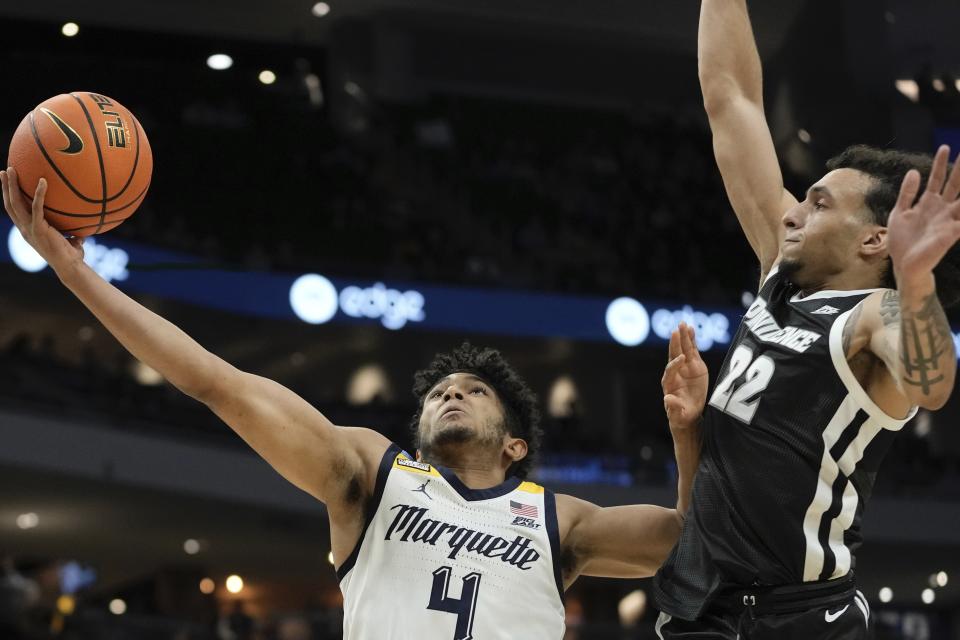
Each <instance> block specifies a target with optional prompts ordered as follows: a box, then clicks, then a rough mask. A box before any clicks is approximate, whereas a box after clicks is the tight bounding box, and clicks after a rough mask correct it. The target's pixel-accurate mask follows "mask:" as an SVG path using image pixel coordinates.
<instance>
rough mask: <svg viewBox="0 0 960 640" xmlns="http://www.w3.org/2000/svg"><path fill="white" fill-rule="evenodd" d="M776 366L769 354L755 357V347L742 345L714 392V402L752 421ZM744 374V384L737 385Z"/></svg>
mask: <svg viewBox="0 0 960 640" xmlns="http://www.w3.org/2000/svg"><path fill="white" fill-rule="evenodd" d="M774 369H776V365H775V364H774V362H773V360H772V359H771V358H770V357H769V356H760V357H759V358H756V359H754V354H753V349H751V348H750V347H748V346H746V345H740V346H739V347H737V348H736V350H735V351H734V352H733V355H732V356H730V369H729V370H728V371H727V375H726V376H724V378H723V380H721V381H720V382H719V384H717V387H716V389H714V390H713V395H712V396H710V406H712V407H715V408H717V409H719V410H720V411H723V412H724V413H726V414H727V415H730V416H733V417H734V418H736V419H737V420H739V421H741V422H743V423H744V424H750V421H751V420H753V415H754V414H755V413H756V412H757V406H758V405H759V404H760V394H762V393H763V392H764V390H765V389H766V388H767V385H769V384H770V379H771V378H773V372H774ZM741 376H742V377H743V380H742V382H741V384H740V385H739V386H737V387H736V388H734V385H735V384H736V383H737V381H738V380H740V379H741Z"/></svg>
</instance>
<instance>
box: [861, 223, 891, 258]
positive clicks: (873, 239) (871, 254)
mask: <svg viewBox="0 0 960 640" xmlns="http://www.w3.org/2000/svg"><path fill="white" fill-rule="evenodd" d="M888 254H889V252H888V250H887V228H886V227H880V226H876V225H875V226H872V227H870V229H869V233H868V235H866V236H864V237H863V238H862V240H861V242H860V255H862V256H863V257H864V258H886V257H887V255H888Z"/></svg>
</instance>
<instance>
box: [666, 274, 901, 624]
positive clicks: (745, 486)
mask: <svg viewBox="0 0 960 640" xmlns="http://www.w3.org/2000/svg"><path fill="white" fill-rule="evenodd" d="M834 293H835V294H836V295H831V293H830V292H821V293H820V294H818V295H815V296H811V297H809V298H799V296H798V290H797V288H796V287H795V286H794V285H793V284H791V283H790V282H789V281H788V280H787V279H786V278H784V277H783V276H781V275H779V274H775V275H774V276H772V277H771V278H769V279H768V280H767V282H766V283H765V284H764V285H763V287H762V288H761V290H760V294H759V296H758V302H757V303H755V304H760V305H765V309H766V311H767V312H769V316H767V318H768V323H767V324H766V325H765V327H761V326H759V325H756V324H755V326H754V328H753V329H751V328H750V327H748V326H747V323H746V318H745V321H744V322H742V323H741V325H740V327H739V329H738V331H737V334H736V336H735V337H734V340H733V342H732V344H731V348H730V352H729V353H728V354H727V359H726V361H725V362H724V366H723V368H722V370H721V371H720V372H719V375H718V376H717V377H716V380H715V381H714V384H715V385H718V384H721V383H722V382H723V381H724V380H725V379H726V378H728V374H729V373H730V371H731V369H732V368H734V369H735V365H736V361H737V359H738V358H740V359H741V360H743V358H744V354H749V357H748V360H749V361H750V362H751V363H755V362H757V361H758V360H760V359H762V358H765V359H766V360H767V361H768V362H767V363H766V364H765V366H766V367H767V368H768V369H770V370H772V371H773V373H772V374H771V377H770V378H769V382H768V383H767V384H766V386H764V387H763V388H762V389H760V390H759V391H758V392H757V393H755V394H752V395H743V394H741V395H740V396H739V400H740V401H741V407H742V405H743V404H753V403H756V405H755V406H756V409H755V413H753V415H752V417H750V419H749V421H744V420H743V414H741V416H740V418H739V419H738V418H737V417H735V415H733V414H737V410H736V409H731V407H733V406H734V403H732V402H730V403H727V404H725V405H724V404H723V403H722V402H718V403H717V404H719V405H720V406H721V407H723V409H721V408H718V407H717V406H712V405H708V406H707V408H706V409H705V412H704V423H703V429H704V431H703V438H704V446H703V452H702V455H701V463H700V467H699V469H698V471H697V477H696V480H695V483H694V492H693V500H692V506H691V510H690V513H689V514H688V516H687V521H686V523H685V525H684V529H683V532H682V534H681V536H680V541H679V542H678V544H677V546H676V548H675V549H674V550H673V552H672V554H671V555H670V557H669V558H668V560H667V562H666V563H665V564H664V566H663V567H662V568H661V570H660V571H659V572H658V573H657V575H656V577H655V579H654V589H653V594H654V597H655V599H656V601H657V604H658V605H659V606H660V608H661V609H662V610H663V611H665V612H667V613H668V614H670V615H672V616H674V617H677V618H680V619H684V620H694V619H696V618H697V617H698V616H700V615H701V614H702V613H703V612H704V610H705V609H706V608H707V606H708V605H709V602H710V600H711V598H712V596H713V595H714V594H715V593H716V592H717V591H718V590H722V589H727V588H735V587H743V586H749V585H785V584H796V583H800V582H803V581H804V561H805V557H806V552H807V543H806V538H805V536H804V531H803V523H804V518H805V516H806V513H807V510H808V508H809V507H810V505H811V503H812V502H813V499H814V495H815V492H816V490H817V485H818V481H819V477H820V470H821V465H822V462H823V458H824V439H823V433H824V430H825V429H826V428H827V425H828V424H829V423H830V421H831V419H833V418H834V416H835V415H838V409H840V407H841V404H842V403H843V402H844V400H845V399H846V398H847V396H848V391H847V389H846V387H845V386H844V384H843V382H842V380H841V378H840V376H839V374H838V373H837V370H836V368H835V366H834V363H833V359H832V358H831V355H830V348H829V344H830V329H831V327H832V326H833V324H834V322H836V320H837V319H838V318H839V317H841V316H842V315H843V314H844V313H845V312H847V311H849V310H850V309H853V308H854V307H855V306H856V305H857V304H858V303H859V302H860V301H861V300H863V299H864V298H865V297H866V296H867V295H869V292H834ZM761 308H762V307H761ZM753 312H754V309H751V311H748V313H747V318H750V317H756V314H754V313H753ZM761 315H763V314H761ZM769 320H772V322H770V321H769ZM771 327H772V328H771ZM791 327H792V328H796V329H800V330H806V331H809V332H813V333H816V334H818V335H819V338H817V339H816V340H814V341H813V342H812V343H811V344H810V345H809V346H807V348H806V349H805V350H801V349H798V348H796V347H797V343H794V344H793V348H792V347H791V346H790V344H789V341H783V342H786V343H787V344H782V343H777V340H776V339H771V335H775V334H774V332H775V331H777V329H778V328H779V329H784V330H786V332H787V333H790V332H791V329H790V328H791ZM758 334H759V335H762V336H763V339H761V338H760V337H758ZM781 335H784V334H781ZM758 377H762V376H761V375H759V374H757V371H756V370H754V368H753V365H752V364H751V365H750V366H749V367H747V368H746V369H745V370H743V372H742V373H741V374H740V375H739V376H738V377H736V378H735V379H734V381H733V384H732V386H731V387H730V389H731V392H730V393H731V394H732V397H737V390H739V389H741V387H744V388H745V389H746V388H750V387H745V385H747V384H748V383H750V379H751V378H758ZM754 386H757V385H756V382H755V383H754ZM714 391H715V389H714ZM727 397H731V395H728V396H727ZM840 415H846V414H845V413H843V414H840ZM867 419H868V416H867V415H866V413H865V412H863V411H857V412H856V413H855V415H852V416H851V419H850V420H849V426H845V427H844V431H843V433H842V434H841V437H840V439H838V441H837V443H836V448H837V451H834V450H833V448H831V452H828V454H829V455H833V456H834V459H837V457H838V455H839V454H840V453H842V451H843V450H844V449H845V448H846V446H847V445H849V443H850V442H851V441H852V440H853V439H854V437H856V435H857V433H858V432H859V429H860V428H861V427H862V425H863V423H864V422H865V421H866V420H867ZM893 435H894V434H893V433H892V432H886V431H881V433H880V434H879V435H878V437H876V438H875V440H874V441H871V443H870V445H869V446H868V447H867V451H866V454H865V456H864V460H863V461H862V462H863V464H862V465H859V466H858V472H855V473H854V475H855V476H856V479H855V480H850V479H848V478H847V477H846V476H845V475H844V474H843V473H842V472H841V473H839V474H838V477H837V480H836V487H835V492H836V493H837V495H835V496H833V500H832V501H831V504H830V507H829V509H828V510H827V512H826V515H825V516H824V522H825V523H826V525H825V531H824V532H823V540H824V541H826V536H828V535H829V523H830V520H831V519H832V518H833V517H835V516H836V515H837V514H838V513H839V510H840V507H841V504H840V501H839V497H840V496H841V495H842V493H843V490H844V488H845V487H846V486H847V482H850V481H852V482H853V486H854V487H855V488H857V489H858V490H861V491H862V494H861V495H860V500H859V504H858V508H857V512H856V517H855V519H854V524H853V526H852V527H851V528H850V529H849V530H848V531H847V532H846V534H845V536H844V540H849V541H850V542H851V543H853V546H854V550H855V547H856V546H859V541H860V532H859V527H860V521H861V516H862V511H863V506H864V503H865V502H866V499H867V498H868V497H869V493H870V488H871V486H872V484H873V483H872V475H869V474H865V473H859V471H860V470H861V468H862V469H863V471H873V470H875V468H876V465H878V464H879V462H878V461H879V458H882V455H883V452H885V451H886V448H887V446H889V439H890V438H891V437H892V436H893ZM838 452H839V453H838ZM831 489H832V490H833V489H834V488H833V487H831ZM821 528H824V527H821ZM826 551H827V552H826V554H825V555H826V556H827V557H826V558H825V562H824V571H825V572H827V575H829V572H830V571H832V570H833V567H835V566H836V565H835V559H834V558H833V557H832V553H831V552H830V551H829V549H827V550H826ZM831 563H834V564H831Z"/></svg>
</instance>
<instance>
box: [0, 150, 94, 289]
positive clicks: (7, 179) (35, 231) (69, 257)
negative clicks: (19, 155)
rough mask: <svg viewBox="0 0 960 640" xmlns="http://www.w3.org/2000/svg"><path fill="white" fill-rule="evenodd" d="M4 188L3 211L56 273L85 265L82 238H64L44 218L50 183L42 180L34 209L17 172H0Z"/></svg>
mask: <svg viewBox="0 0 960 640" xmlns="http://www.w3.org/2000/svg"><path fill="white" fill-rule="evenodd" d="M0 183H2V185H3V207H4V208H5V209H6V210H7V215H9V216H10V219H11V220H13V224H15V225H16V226H17V229H18V230H19V231H20V235H22V236H23V239H24V240H26V241H27V242H28V243H29V244H30V246H31V247H33V249H34V250H35V251H36V252H37V253H39V254H40V257H41V258H43V259H44V260H46V261H47V264H49V265H50V266H51V267H52V268H53V270H54V271H59V270H60V269H62V268H64V267H68V266H70V265H73V264H77V263H79V262H82V261H83V238H77V237H73V238H65V237H64V236H63V234H62V233H60V232H59V231H57V230H56V229H54V228H53V227H52V226H50V224H49V223H48V222H47V221H46V220H45V219H44V217H43V198H44V196H45V195H46V194H47V181H46V180H45V179H43V178H40V182H39V183H38V184H37V191H36V193H35V194H34V196H33V205H32V206H31V205H28V204H27V202H26V200H25V198H24V197H23V194H22V193H21V192H20V184H19V182H18V180H17V171H16V169H14V168H12V167H11V168H8V169H7V170H6V171H0Z"/></svg>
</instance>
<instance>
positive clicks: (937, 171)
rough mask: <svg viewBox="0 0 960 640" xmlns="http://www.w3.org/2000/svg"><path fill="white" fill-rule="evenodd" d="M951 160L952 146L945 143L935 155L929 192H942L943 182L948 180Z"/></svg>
mask: <svg viewBox="0 0 960 640" xmlns="http://www.w3.org/2000/svg"><path fill="white" fill-rule="evenodd" d="M949 161H950V147H948V146H947V145H945V144H942V145H940V148H939V149H937V155H935V156H934V157H933V167H932V168H931V169H930V179H929V180H927V193H940V192H941V191H943V183H944V182H946V180H947V164H948V163H949Z"/></svg>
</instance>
